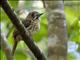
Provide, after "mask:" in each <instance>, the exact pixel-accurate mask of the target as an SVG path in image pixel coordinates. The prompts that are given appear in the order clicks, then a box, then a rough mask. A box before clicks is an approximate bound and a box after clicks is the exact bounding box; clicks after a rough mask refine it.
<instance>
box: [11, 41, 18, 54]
mask: <svg viewBox="0 0 80 60" xmlns="http://www.w3.org/2000/svg"><path fill="white" fill-rule="evenodd" d="M17 44H18V41H15V42H14V46H13V49H12V55H14V53H15V50H16V47H17Z"/></svg>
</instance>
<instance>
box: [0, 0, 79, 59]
mask: <svg viewBox="0 0 80 60" xmlns="http://www.w3.org/2000/svg"><path fill="white" fill-rule="evenodd" d="M64 2H65V3H66V1H64ZM9 3H10V5H11V6H12V9H13V10H15V11H17V10H18V3H19V0H15V1H11V0H9ZM73 3H74V4H73V5H74V6H73V5H72V6H73V7H72V6H67V5H66V6H64V7H65V14H66V21H67V31H68V37H69V39H68V40H71V41H74V42H76V44H78V49H77V51H78V52H79V53H80V2H73ZM32 6H33V1H25V5H24V8H25V9H26V10H28V11H31V10H33V7H32ZM40 10H41V11H42V12H44V11H45V10H44V9H40ZM0 14H1V20H0V24H1V32H4V33H5V34H6V35H7V39H8V43H9V46H10V48H11V49H12V46H13V31H14V26H13V25H12V23H11V21H10V19H9V18H8V16H7V15H6V14H5V12H4V11H3V10H2V9H1V11H0ZM40 24H41V28H40V31H39V32H38V33H36V34H35V35H34V36H33V39H34V40H35V42H36V43H37V44H38V46H39V47H40V48H41V49H42V50H43V51H44V53H45V54H47V47H46V45H47V42H48V39H47V38H48V22H47V16H46V14H44V15H43V16H42V17H41V23H40ZM43 42H44V43H43ZM43 44H44V46H43ZM27 49H28V48H27V47H26V45H25V44H24V42H22V41H21V42H20V43H19V44H18V46H17V49H16V52H15V59H16V60H31V58H32V57H30V54H29V53H27V51H26V50H27ZM25 52H26V53H25ZM0 53H1V57H0V58H1V60H6V57H5V54H4V52H3V51H2V50H1V49H0ZM32 59H33V58H32ZM68 60H75V56H73V55H72V54H69V56H68Z"/></svg>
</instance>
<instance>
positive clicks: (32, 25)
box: [12, 11, 43, 55]
mask: <svg viewBox="0 0 80 60" xmlns="http://www.w3.org/2000/svg"><path fill="white" fill-rule="evenodd" d="M41 15H43V13H39V12H37V11H32V12H29V14H28V15H27V17H26V18H25V19H24V20H23V21H22V24H23V25H24V27H25V28H26V30H27V31H28V32H29V34H30V36H32V35H33V34H35V33H36V32H38V31H39V30H40V16H41ZM13 38H14V45H13V49H12V55H14V53H15V50H16V47H17V44H18V43H19V42H20V41H21V40H22V37H21V35H20V32H19V31H18V30H17V29H15V30H14V32H13Z"/></svg>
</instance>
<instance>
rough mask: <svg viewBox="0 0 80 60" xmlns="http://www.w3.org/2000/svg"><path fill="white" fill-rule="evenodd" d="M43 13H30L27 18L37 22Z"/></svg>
mask: <svg viewBox="0 0 80 60" xmlns="http://www.w3.org/2000/svg"><path fill="white" fill-rule="evenodd" d="M42 14H43V13H38V12H36V11H33V12H30V13H29V14H28V16H27V19H28V20H34V21H35V20H39V17H40V16H41V15H42Z"/></svg>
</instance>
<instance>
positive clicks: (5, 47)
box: [0, 34, 14, 60]
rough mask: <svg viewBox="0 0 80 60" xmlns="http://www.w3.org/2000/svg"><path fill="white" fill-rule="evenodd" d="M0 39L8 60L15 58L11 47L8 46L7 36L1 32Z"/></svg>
mask: <svg viewBox="0 0 80 60" xmlns="http://www.w3.org/2000/svg"><path fill="white" fill-rule="evenodd" d="M0 41H1V48H2V50H3V51H4V52H5V55H6V58H7V60H14V59H13V56H12V54H11V49H10V47H9V46H8V43H7V42H6V41H7V39H6V36H4V35H3V34H1V39H0Z"/></svg>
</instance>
